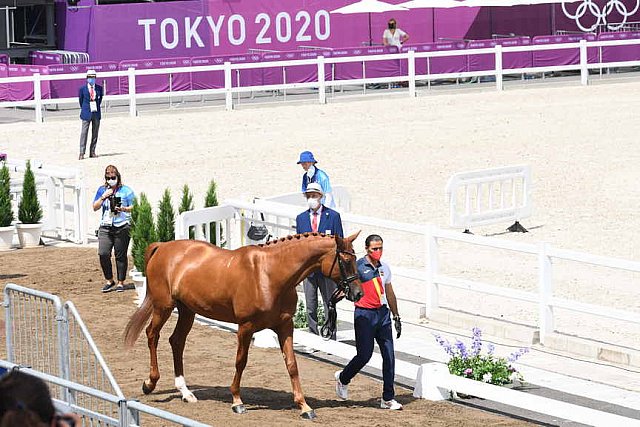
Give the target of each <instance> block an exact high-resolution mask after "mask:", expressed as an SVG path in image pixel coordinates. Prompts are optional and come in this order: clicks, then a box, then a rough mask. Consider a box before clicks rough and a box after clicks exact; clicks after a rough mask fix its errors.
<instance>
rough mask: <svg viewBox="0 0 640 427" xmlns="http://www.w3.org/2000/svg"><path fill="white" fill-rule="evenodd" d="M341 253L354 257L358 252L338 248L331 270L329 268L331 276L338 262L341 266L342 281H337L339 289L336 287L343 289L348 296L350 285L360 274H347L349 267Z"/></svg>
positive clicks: (339, 266)
mask: <svg viewBox="0 0 640 427" xmlns="http://www.w3.org/2000/svg"><path fill="white" fill-rule="evenodd" d="M341 254H345V255H351V256H353V257H354V258H355V257H356V254H355V252H350V251H345V250H342V249H338V248H336V256H335V258H334V259H333V263H332V264H331V270H329V276H331V273H333V268H334V267H335V266H336V262H337V263H338V268H340V281H339V282H338V283H337V285H338V289H336V291H342V292H344V294H345V296H346V295H349V291H350V289H351V286H350V285H351V284H352V283H353V282H355V281H356V280H357V279H358V274H357V273H356V274H353V275H351V276H347V269H346V267H345V265H344V261H343V260H342V258H340V255H341ZM332 299H333V298H332ZM336 302H338V301H336Z"/></svg>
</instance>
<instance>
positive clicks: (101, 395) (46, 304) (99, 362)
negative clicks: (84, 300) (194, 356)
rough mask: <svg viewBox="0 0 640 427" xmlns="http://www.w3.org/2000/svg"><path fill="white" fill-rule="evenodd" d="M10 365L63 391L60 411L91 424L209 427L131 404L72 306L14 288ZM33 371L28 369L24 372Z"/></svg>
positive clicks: (9, 308)
mask: <svg viewBox="0 0 640 427" xmlns="http://www.w3.org/2000/svg"><path fill="white" fill-rule="evenodd" d="M4 309H5V321H6V348H7V361H3V360H0V366H1V367H4V368H9V369H14V368H20V369H24V371H25V372H26V373H28V374H31V375H35V376H37V377H39V378H42V379H43V380H45V381H47V382H49V383H51V384H55V385H57V386H59V387H52V388H51V389H50V391H51V395H52V398H53V399H54V400H55V402H56V404H57V406H59V407H64V408H66V410H68V411H72V412H75V413H77V414H79V415H80V416H81V417H82V418H83V419H84V422H85V425H94V423H95V424H97V425H108V426H138V425H139V423H140V421H139V415H138V412H144V413H147V414H150V415H153V416H156V417H160V418H163V419H165V420H168V421H172V422H174V423H177V424H181V425H185V426H194V427H200V426H205V424H202V423H199V422H196V421H193V420H190V419H188V418H185V417H181V416H179V415H175V414H172V413H169V412H166V411H162V410H160V409H157V408H153V407H151V406H148V405H144V404H141V403H139V402H135V401H127V399H126V398H125V396H124V394H123V393H122V390H121V389H120V387H119V386H118V384H117V382H116V380H115V378H114V377H113V375H112V373H111V371H110V369H109V367H108V366H107V364H106V362H105V360H104V358H103V357H102V355H101V354H100V351H99V350H98V347H97V346H96V344H95V342H94V341H93V338H92V337H91V334H90V333H89V330H88V328H87V327H86V325H85V324H84V322H83V321H82V319H81V317H80V315H79V314H78V311H77V310H76V308H75V306H74V305H73V303H72V302H71V301H67V302H66V303H64V304H62V303H61V301H60V298H58V297H57V296H55V295H51V294H48V293H46V292H41V291H38V290H34V289H29V288H25V287H23V286H19V285H15V284H12V283H9V284H7V285H6V286H5V288H4ZM23 367H28V368H23Z"/></svg>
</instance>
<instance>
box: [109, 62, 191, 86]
mask: <svg viewBox="0 0 640 427" xmlns="http://www.w3.org/2000/svg"><path fill="white" fill-rule="evenodd" d="M190 65H191V58H167V59H145V60H143V61H123V62H121V63H120V64H119V68H120V70H127V69H129V68H135V69H137V70H147V69H150V68H173V67H188V66H190ZM190 89H191V73H190V72H185V73H172V74H170V75H166V74H157V75H152V76H136V93H151V92H168V91H172V92H175V91H181V90H190ZM120 93H122V94H125V93H129V79H128V78H127V77H121V78H120Z"/></svg>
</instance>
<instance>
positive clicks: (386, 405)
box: [380, 399, 402, 411]
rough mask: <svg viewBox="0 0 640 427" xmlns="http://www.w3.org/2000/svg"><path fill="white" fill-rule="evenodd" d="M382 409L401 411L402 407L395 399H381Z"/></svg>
mask: <svg viewBox="0 0 640 427" xmlns="http://www.w3.org/2000/svg"><path fill="white" fill-rule="evenodd" d="M380 408H382V409H391V410H392V411H401V410H402V405H401V404H399V403H398V402H396V400H395V399H391V400H384V399H380Z"/></svg>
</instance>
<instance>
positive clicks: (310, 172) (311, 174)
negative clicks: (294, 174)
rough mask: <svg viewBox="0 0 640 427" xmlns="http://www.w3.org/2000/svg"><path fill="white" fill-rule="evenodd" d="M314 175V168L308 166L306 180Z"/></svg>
mask: <svg viewBox="0 0 640 427" xmlns="http://www.w3.org/2000/svg"><path fill="white" fill-rule="evenodd" d="M315 173H316V167H315V166H313V165H311V166H309V169H307V178H309V179H311V178H313V175H314V174H315Z"/></svg>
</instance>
